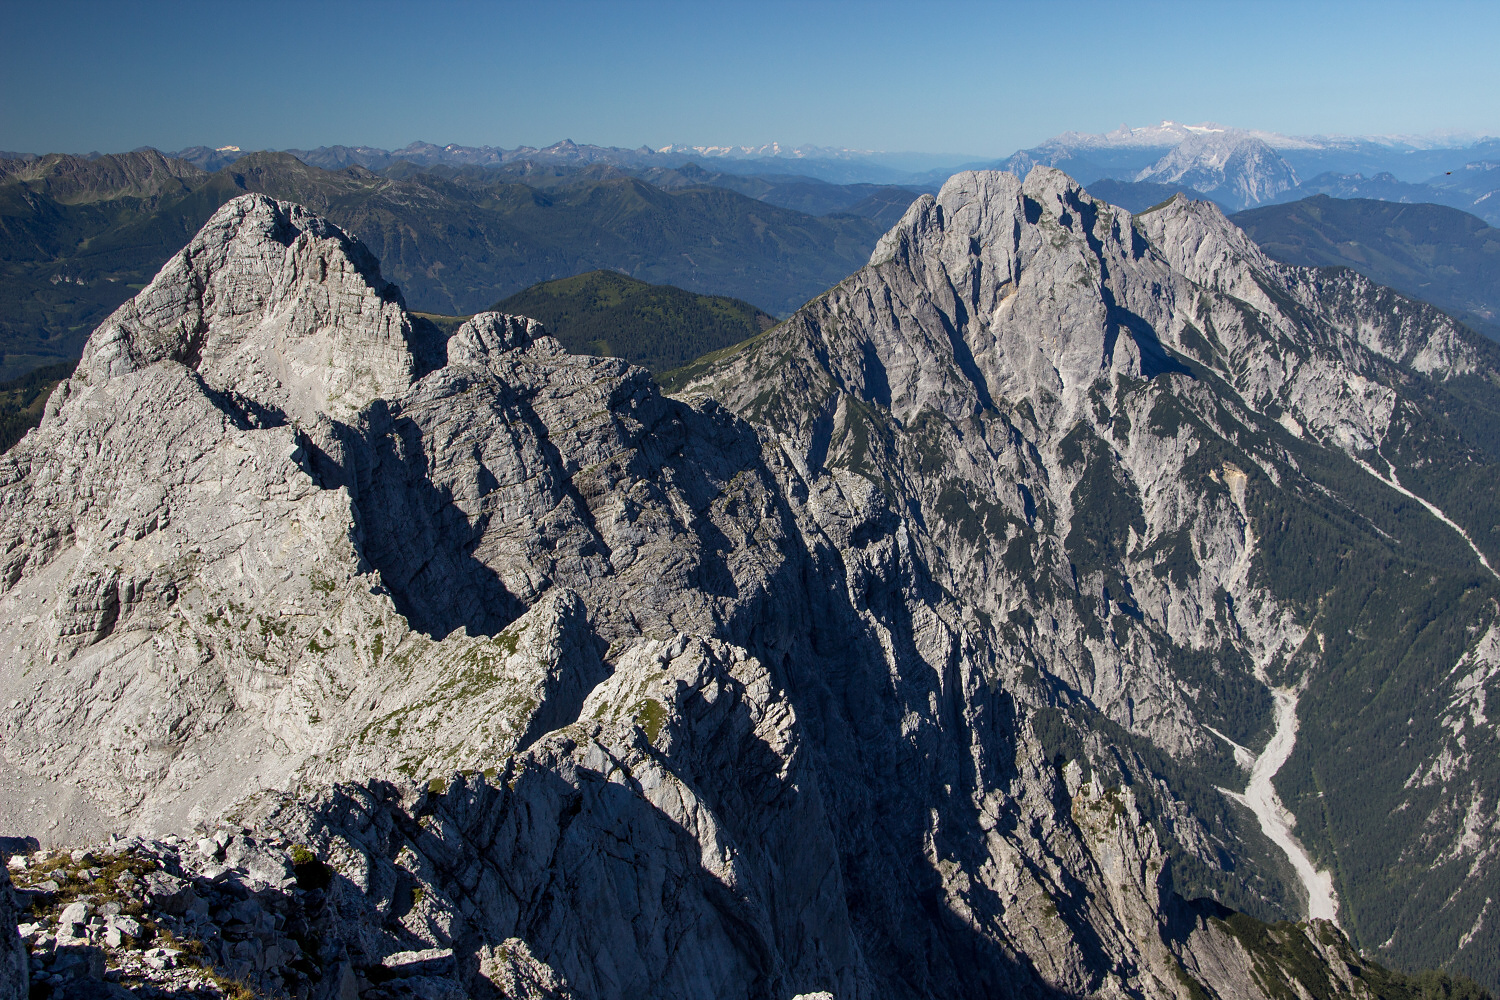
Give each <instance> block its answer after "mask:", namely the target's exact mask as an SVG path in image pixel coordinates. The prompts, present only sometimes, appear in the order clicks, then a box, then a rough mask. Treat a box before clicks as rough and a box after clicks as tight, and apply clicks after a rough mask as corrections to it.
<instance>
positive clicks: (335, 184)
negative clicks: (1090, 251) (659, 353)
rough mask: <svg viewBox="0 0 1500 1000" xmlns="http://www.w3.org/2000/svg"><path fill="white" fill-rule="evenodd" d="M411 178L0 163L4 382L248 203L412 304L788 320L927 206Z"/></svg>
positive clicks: (64, 161) (808, 191) (578, 182)
mask: <svg viewBox="0 0 1500 1000" xmlns="http://www.w3.org/2000/svg"><path fill="white" fill-rule="evenodd" d="M215 152H218V151H215ZM525 163H529V161H524V162H523V169H526V170H530V169H531V168H530V167H526V166H525ZM397 166H399V165H393V167H392V168H391V174H392V175H391V176H384V175H381V174H377V173H374V172H372V171H370V170H367V169H366V168H364V167H361V166H352V167H348V168H345V169H341V170H324V169H321V168H319V167H316V166H310V165H308V164H306V163H303V162H300V161H299V160H297V159H296V158H294V157H292V156H290V155H288V154H285V153H255V154H247V155H244V156H240V157H238V158H237V159H236V160H235V161H234V162H233V164H232V165H231V166H229V167H227V168H224V169H221V170H220V171H218V172H216V173H209V172H205V171H203V170H200V169H199V168H197V167H195V166H194V165H193V164H191V163H188V162H185V161H183V160H177V159H171V158H167V157H164V156H162V155H161V154H160V153H158V152H156V151H155V150H152V151H149V152H140V153H127V154H120V155H117V156H104V157H100V158H98V159H94V160H89V159H84V158H81V157H73V156H57V155H53V156H47V157H42V158H40V159H36V160H29V161H28V160H4V161H0V352H3V357H0V378H13V377H15V376H18V375H21V374H23V373H25V372H27V371H29V370H31V369H33V368H36V367H38V366H40V365H45V364H50V363H55V362H60V361H64V360H66V359H69V358H74V357H77V352H78V350H79V348H80V347H81V346H82V344H83V340H84V338H85V337H86V336H87V335H88V332H89V330H90V329H92V328H93V326H94V325H96V324H97V323H99V322H100V321H101V320H103V319H104V317H105V316H107V315H108V314H109V313H110V312H111V311H112V310H113V309H114V308H115V307H116V306H118V305H119V304H120V303H121V302H123V301H124V300H125V299H126V298H128V297H129V296H130V295H132V294H133V293H134V292H135V291H136V290H138V289H139V287H140V286H141V285H142V284H144V283H145V282H146V281H149V280H150V277H151V275H152V274H154V273H155V272H156V270H157V269H158V268H159V267H161V265H162V264H163V263H164V262H165V261H166V260H167V259H168V258H169V257H170V256H171V255H172V253H174V252H175V251H176V250H177V249H178V248H180V247H181V246H182V245H183V244H184V243H185V242H186V241H187V240H188V239H189V238H191V236H192V234H193V233H194V232H196V231H197V230H198V228H199V227H200V226H202V225H203V223H204V222H205V221H206V220H207V219H208V218H209V216H211V215H212V214H213V212H214V211H215V210H216V209H217V208H218V207H219V206H220V205H222V204H223V203H224V202H226V201H228V200H229V199H231V198H233V197H235V196H237V195H240V194H243V193H245V192H246V191H260V192H265V193H270V194H273V195H275V196H277V197H281V198H286V199H294V200H296V201H299V202H302V203H304V204H307V205H309V206H315V207H316V208H317V210H319V211H321V212H324V213H326V214H328V215H330V216H331V217H333V218H334V219H336V220H337V221H338V222H339V223H340V224H341V225H343V226H345V227H347V228H349V229H351V230H353V231H354V232H356V233H358V234H359V235H360V237H361V238H362V239H363V240H364V241H365V242H366V244H368V245H369V246H370V248H371V249H372V250H374V251H375V252H376V253H378V254H379V255H380V256H381V257H382V259H383V260H384V266H385V269H386V273H387V274H388V275H389V276H390V277H392V278H394V279H396V280H399V281H401V282H402V284H403V286H404V287H405V290H406V295H407V301H408V302H409V303H410V304H411V305H412V306H413V308H416V309H419V310H422V311H425V312H435V313H446V314H454V313H471V312H474V311H476V310H479V309H483V308H484V307H485V306H487V305H489V304H490V303H492V302H494V301H495V300H496V299H497V298H501V297H503V296H505V295H509V294H512V293H514V292H516V291H519V290H520V289H523V288H526V287H527V286H529V285H533V284H535V283H536V282H539V281H546V280H549V279H553V278H565V277H568V276H570V275H574V274H579V273H582V272H586V271H592V270H597V269H600V268H608V269H617V270H623V271H625V272H627V273H629V274H631V275H633V276H635V277H638V278H640V279H642V280H647V281H652V282H658V283H668V284H672V285H676V286H680V287H683V288H687V289H690V290H692V291H696V292H703V293H713V294H725V295H732V296H734V297H735V298H738V299H743V300H745V301H748V302H753V303H755V304H756V305H757V306H758V307H759V308H761V309H764V310H766V311H768V312H773V313H777V314H781V315H785V314H787V313H790V312H792V311H793V310H795V309H796V308H797V307H798V306H800V305H801V304H802V303H803V302H805V301H807V300H808V299H809V298H812V297H813V296H814V295H816V294H818V293H819V292H820V291H822V290H823V289H824V288H826V287H828V286H829V285H831V284H833V283H834V282H836V281H838V280H839V279H840V278H842V277H844V276H845V275H847V274H849V273H850V272H851V271H853V270H855V269H856V268H858V267H859V266H860V265H861V263H863V262H864V261H865V260H867V259H868V257H869V253H870V249H871V248H872V247H873V246H874V244H875V241H876V239H878V238H879V235H880V233H881V232H883V231H884V230H885V229H886V228H887V227H888V226H889V225H890V222H891V219H892V213H894V217H895V218H899V216H900V214H901V212H902V211H904V210H905V205H904V204H901V202H903V201H906V202H909V201H910V198H911V197H912V195H911V193H910V192H899V191H897V192H895V193H892V192H890V191H887V190H886V189H882V188H869V189H865V188H860V189H855V190H853V191H845V192H840V191H839V189H837V188H836V187H835V186H833V185H819V184H818V182H815V181H810V180H806V179H802V180H801V181H799V182H798V183H796V184H794V185H791V186H790V187H788V188H787V189H786V190H785V191H782V192H781V193H782V194H783V195H786V196H787V198H802V199H803V200H806V201H812V200H815V199H814V195H817V196H819V197H822V198H823V199H824V200H825V202H826V201H827V200H829V199H832V200H833V201H838V200H839V199H843V200H844V201H843V202H842V203H839V204H836V205H834V206H833V207H836V208H839V209H843V210H844V214H840V215H837V216H829V217H826V218H819V217H817V216H814V215H810V214H807V213H804V212H801V211H797V210H794V209H791V208H786V207H780V206H778V205H777V204H776V203H775V202H776V200H778V199H777V197H776V196H775V192H776V185H774V184H770V183H767V185H766V189H767V191H769V192H771V196H769V197H765V200H755V199H754V198H752V197H747V196H746V195H744V194H741V193H739V192H736V191H732V190H727V189H725V188H724V187H716V186H706V185H703V184H694V183H688V182H686V181H687V179H686V178H685V177H683V178H679V179H680V180H683V181H684V183H683V184H681V185H680V189H678V190H672V191H667V190H663V189H662V188H660V187H657V186H654V185H652V184H649V183H647V182H645V181H642V180H640V179H638V178H635V177H631V176H627V175H626V174H624V173H623V172H622V171H620V170H619V169H618V168H615V167H613V166H611V165H609V164H595V165H594V166H593V167H588V168H584V169H583V170H579V171H572V170H561V169H559V170H557V171H556V172H555V173H554V174H552V175H550V176H547V177H546V178H545V183H540V182H539V183H537V184H535V185H532V184H527V183H522V182H520V181H518V180H517V179H516V178H515V177H513V176H510V175H509V174H507V172H506V171H507V170H509V169H510V168H509V167H506V168H504V169H498V170H497V169H487V168H480V167H452V166H438V167H433V168H428V169H427V170H424V168H421V167H418V166H415V165H412V164H410V163H409V162H408V163H406V164H405V166H404V167H403V168H401V169H397ZM536 169H537V170H538V172H541V171H544V170H546V169H547V168H546V167H545V166H542V167H537V168H536ZM590 170H592V171H595V173H594V174H592V175H591V174H589V173H588V171H590ZM825 188H826V189H827V190H824V189H825ZM881 197H885V198H886V199H887V200H886V202H885V203H883V204H882V203H879V199H880V198H881ZM898 205H899V210H898V208H897V207H896V206H898ZM824 207H827V206H826V205H825V206H824ZM861 215H867V216H868V217H860V216H861Z"/></svg>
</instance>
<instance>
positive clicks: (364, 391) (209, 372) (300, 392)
mask: <svg viewBox="0 0 1500 1000" xmlns="http://www.w3.org/2000/svg"><path fill="white" fill-rule="evenodd" d="M424 349H425V350H424ZM414 351H415V353H414ZM426 353H430V345H427V344H421V345H418V344H416V343H415V342H414V336H413V327H412V322H411V319H410V318H409V317H408V316H407V314H406V312H405V310H404V308H403V304H402V301H401V294H400V292H399V291H398V290H397V289H396V287H395V286H394V285H391V284H390V283H389V282H387V281H385V280H384V279H383V278H382V277H381V276H380V265H379V263H378V262H377V261H376V260H375V258H374V257H373V256H372V255H371V254H370V252H369V251H368V250H366V249H365V247H364V245H363V244H361V243H360V242H359V241H358V240H357V239H355V238H354V237H352V236H350V235H349V234H348V233H346V232H344V231H343V230H342V229H340V228H339V227H337V226H335V225H333V224H332V223H330V222H328V221H326V220H324V219H322V218H320V217H318V216H315V215H312V214H311V213H309V212H308V211H307V210H306V209H304V208H302V207H300V206H298V205H293V204H290V203H287V202H279V201H275V200H273V199H270V198H267V197H265V196H263V195H258V194H249V195H243V196H241V197H239V198H236V199H234V200H233V201H230V202H228V203H227V204H225V205H224V206H223V207H222V208H220V209H219V211H217V212H215V213H214V215H213V217H212V218H211V219H209V221H208V223H207V224H206V225H205V226H204V227H203V229H202V230H201V231H200V232H199V233H198V235H197V236H195V237H194V238H193V240H192V242H191V243H189V244H188V246H187V247H186V248H185V249H184V250H183V251H182V252H181V253H180V254H178V255H177V256H175V257H174V258H172V260H170V261H169V262H168V263H167V264H166V266H164V267H163V268H162V270H161V272H160V273H159V274H158V275H157V276H156V278H155V279H154V280H153V281H152V282H151V283H150V285H148V286H147V287H146V288H145V289H144V290H143V291H142V292H141V293H140V294H139V295H137V296H136V297H135V298H134V299H131V300H130V301H129V302H127V303H125V304H124V305H123V306H121V307H120V308H119V309H117V310H116V311H115V312H114V314H113V315H111V316H110V317H109V319H107V320H106V321H105V322H104V324H103V325H102V326H101V327H100V328H99V329H98V330H97V331H95V333H94V335H93V336H92V337H91V338H90V339H89V342H88V344H87V345H86V346H85V348H84V352H83V359H82V361H80V362H79V366H78V372H77V374H76V375H75V378H77V379H79V380H80V381H83V382H91V383H93V382H102V381H105V380H108V379H111V378H116V377H118V376H120V375H123V374H126V373H129V372H135V371H139V370H141V369H144V368H146V367H149V366H150V365H153V364H155V363H157V362H159V361H163V360H171V361H176V362H178V363H180V364H183V365H185V366H186V367H188V368H191V369H193V370H194V371H195V372H197V374H198V376H199V377H200V378H201V379H202V380H203V381H204V383H205V384H206V385H208V386H209V387H210V388H212V389H214V390H215V391H217V392H220V393H222V394H224V395H225V396H226V397H228V398H233V399H236V400H239V401H240V408H241V409H242V410H243V411H244V412H245V414H246V415H247V418H253V419H255V420H258V421H261V422H265V421H272V422H275V421H282V420H285V419H288V418H294V419H297V420H300V421H303V422H312V421H313V420H315V419H316V416H317V414H318V413H320V412H322V413H328V414H332V415H338V416H347V415H348V414H350V413H353V412H354V411H356V410H358V409H359V408H360V407H362V406H364V405H366V404H368V403H369V402H370V401H371V400H372V399H375V398H378V397H381V396H390V395H393V394H395V393H397V392H399V391H401V390H402V389H405V388H406V387H407V386H408V385H410V384H411V381H412V379H413V378H414V377H415V376H416V374H417V373H418V370H419V368H420V367H421V365H420V364H419V361H418V355H422V354H426Z"/></svg>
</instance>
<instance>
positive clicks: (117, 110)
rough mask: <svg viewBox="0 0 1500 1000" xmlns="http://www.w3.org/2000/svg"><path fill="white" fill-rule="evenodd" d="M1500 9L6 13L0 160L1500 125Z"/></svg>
mask: <svg viewBox="0 0 1500 1000" xmlns="http://www.w3.org/2000/svg"><path fill="white" fill-rule="evenodd" d="M1497 38H1500V3H1496V2H1493V0H1491V2H1488V3H1458V2H1448V3H1444V2H1440V0H1427V2H1425V3H1385V2H1378V0H1377V2H1358V3H1355V2H1344V3H1333V2H1323V3H1318V2H1314V0H1307V2H1302V3H1278V2H1270V0H1265V2H1257V3H1227V2H1214V0H1198V2H1196V3H1170V2H1124V0H1118V2H1099V3H1084V2H1071V3H1070V2H1057V3H1043V2H1032V3H1004V2H994V3H923V4H918V3H880V2H867V3H846V2H818V0H802V2H800V3H782V2H778V0H758V2H754V3H742V2H734V0H720V2H703V3H652V2H644V0H642V2H568V0H549V2H535V3H520V2H515V3H510V2H486V3H477V2H459V0H452V2H449V0H429V2H426V3H394V2H364V3H345V2H319V0H300V2H297V3H279V2H275V0H247V2H238V3H229V2H197V3H186V2H175V3H173V2H156V3H145V2H141V3H130V2H125V0H116V2H106V0H95V2H89V3H77V2H66V0H46V2H43V0H28V2H24V3H23V2H19V0H0V149H10V150H17V151H22V152H52V151H57V152H87V151H90V150H99V151H101V152H115V151H120V150H126V149H132V148H134V147H137V146H142V145H151V146H156V147H159V148H161V149H166V150H174V149H178V148H182V147H185V146H190V145H199V144H202V145H209V146H220V145H228V144H234V145H238V146H241V147H243V148H246V149H251V148H257V149H258V148H273V149H276V148H288V147H313V146H319V145H326V144H334V143H344V144H348V145H355V144H365V145H373V146H383V147H387V148H395V147H399V146H403V145H405V144H407V143H408V142H411V141H413V140H417V139H421V140H425V141H429V142H438V143H450V142H451V143H460V144H464V145H486V144H487V145H497V146H507V147H509V146H516V145H521V144H527V145H537V146H540V145H546V144H548V143H551V142H554V141H556V140H558V139H562V138H571V139H574V140H575V141H577V142H581V143H598V144H601V145H619V146H639V145H641V144H643V143H645V144H648V145H652V146H658V147H659V146H662V145H665V144H667V143H670V142H683V143H695V144H696V143H761V142H769V141H772V140H776V141H780V142H782V143H784V144H795V143H815V144H819V145H831V146H846V147H853V148H859V149H879V150H893V151H901V150H909V151H924V152H935V153H936V152H940V153H956V154H972V155H976V156H992V155H1003V154H1006V153H1010V152H1012V151H1013V150H1015V149H1017V148H1021V147H1025V146H1030V145H1033V144H1035V143H1037V142H1039V141H1040V140H1042V139H1045V138H1047V137H1048V136H1051V135H1054V134H1056V133H1058V132H1062V131H1065V130H1070V129H1076V130H1080V131H1105V130H1108V129H1110V128H1113V127H1114V126H1116V125H1119V124H1122V123H1128V124H1131V125H1144V124H1149V123H1153V122H1156V121H1160V120H1161V119H1163V118H1172V119H1175V120H1178V121H1187V122H1197V121H1203V120H1214V121H1218V122H1220V123H1223V124H1228V125H1237V126H1241V127H1245V128H1263V129H1270V130H1274V131H1279V132H1287V133H1294V134H1307V133H1325V134H1389V133H1422V132H1427V131H1430V130H1434V129H1463V130H1471V131H1474V132H1479V133H1487V134H1492V135H1494V134H1500V65H1497V61H1496V39H1497Z"/></svg>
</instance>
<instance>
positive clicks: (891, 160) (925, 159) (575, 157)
mask: <svg viewBox="0 0 1500 1000" xmlns="http://www.w3.org/2000/svg"><path fill="white" fill-rule="evenodd" d="M248 152H249V151H244V150H240V149H238V148H237V147H232V146H226V147H220V148H217V149H211V148H209V147H207V146H193V147H190V148H187V149H183V150H181V151H179V152H177V153H168V154H166V155H168V156H174V157H177V158H179V159H184V160H187V161H188V162H190V163H192V164H194V165H195V166H198V167H200V168H202V169H204V170H209V171H214V170H219V169H221V168H222V167H224V166H226V165H227V164H229V163H233V162H234V161H235V160H236V159H238V158H239V157H242V156H246V155H248ZM263 152H271V151H270V150H264V151H263ZM280 152H286V153H291V154H292V155H293V156H295V157H296V158H297V159H299V160H301V161H302V162H303V163H307V164H311V165H312V166H315V167H322V168H323V169H325V170H341V169H344V168H346V167H352V166H359V167H364V168H366V169H367V170H376V171H380V170H385V169H386V168H388V167H390V166H392V165H394V164H397V163H400V162H401V161H406V162H408V163H413V164H416V165H418V166H424V167H435V166H450V167H474V166H477V167H504V166H509V165H512V164H516V163H521V162H529V163H534V164H541V165H548V166H564V167H570V168H580V167H588V166H592V165H596V164H608V165H612V166H616V167H621V168H624V169H627V170H647V169H652V168H674V167H681V166H683V165H685V164H688V163H692V162H695V161H702V160H708V161H712V162H713V163H714V165H715V167H716V168H717V169H718V170H720V171H722V172H725V173H767V174H784V173H796V174H801V175H805V176H808V177H814V178H817V179H819V180H823V181H827V182H830V183H834V184H860V183H869V184H902V183H921V184H930V185H931V186H932V187H933V189H934V190H935V189H936V186H937V184H940V183H941V182H942V180H943V179H945V178H947V177H948V175H949V174H951V173H952V172H953V171H954V170H956V169H958V168H959V167H960V166H962V165H964V162H963V161H964V160H965V158H964V157H962V156H954V155H942V154H934V153H883V152H876V151H873V150H856V149H838V148H833V147H828V146H791V147H785V146H782V145H781V144H779V143H769V144H765V145H759V146H689V145H682V144H672V145H667V146H663V147H661V148H659V149H653V148H651V147H650V146H638V147H636V148H634V149H625V148H623V147H619V146H594V145H589V144H580V143H576V142H574V141H573V140H571V139H564V140H562V141H561V142H556V143H553V144H552V145H550V146H541V147H538V146H517V147H515V148H514V149H505V148H503V147H500V146H460V145H456V144H452V143H450V144H448V145H445V146H439V145H436V144H434V143H430V142H420V141H419V142H413V143H411V144H410V145H407V146H404V147H402V148H401V149H394V150H391V149H381V148H379V147H377V146H319V147H317V148H316V149H286V150H280ZM939 175H940V176H939Z"/></svg>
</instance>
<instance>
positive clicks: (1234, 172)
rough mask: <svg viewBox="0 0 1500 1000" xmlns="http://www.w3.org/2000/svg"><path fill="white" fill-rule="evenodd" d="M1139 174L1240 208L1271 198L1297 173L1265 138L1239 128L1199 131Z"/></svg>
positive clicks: (1287, 186)
mask: <svg viewBox="0 0 1500 1000" xmlns="http://www.w3.org/2000/svg"><path fill="white" fill-rule="evenodd" d="M1135 179H1136V180H1137V181H1149V182H1152V183H1156V184H1181V185H1184V186H1185V187H1190V188H1192V189H1194V190H1195V191H1202V192H1203V193H1204V194H1211V195H1214V196H1215V197H1217V198H1220V199H1222V200H1224V201H1227V202H1230V203H1232V204H1234V205H1235V206H1236V207H1244V206H1247V205H1256V204H1259V203H1261V202H1263V201H1268V200H1270V199H1271V198H1273V197H1275V196H1276V195H1278V194H1280V193H1281V192H1283V191H1289V190H1291V189H1292V188H1294V187H1296V186H1297V184H1298V179H1297V172H1296V171H1295V170H1293V169H1292V166H1291V164H1289V163H1288V162H1287V161H1286V160H1285V159H1284V158H1283V157H1282V156H1281V154H1279V153H1277V152H1276V150H1274V149H1272V148H1271V146H1270V145H1269V144H1268V143H1267V142H1265V141H1264V140H1263V139H1259V138H1257V137H1255V136H1254V135H1251V134H1250V133H1247V132H1241V131H1237V130H1235V131H1225V132H1205V133H1195V134H1193V135H1191V136H1189V137H1188V138H1186V139H1184V140H1182V142H1180V143H1178V144H1177V145H1176V146H1174V147H1173V148H1172V149H1171V150H1170V151H1169V152H1168V153H1167V154H1166V155H1165V156H1163V157H1162V158H1161V159H1160V160H1157V161H1156V162H1155V163H1153V164H1152V165H1151V166H1149V167H1147V168H1145V169H1144V170H1142V171H1141V172H1140V173H1138V174H1136V176H1135Z"/></svg>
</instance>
